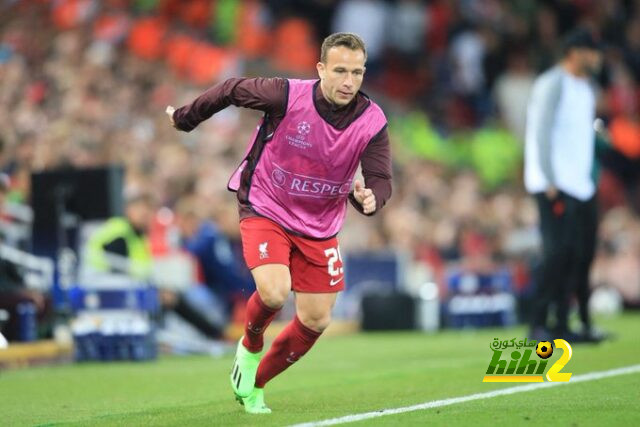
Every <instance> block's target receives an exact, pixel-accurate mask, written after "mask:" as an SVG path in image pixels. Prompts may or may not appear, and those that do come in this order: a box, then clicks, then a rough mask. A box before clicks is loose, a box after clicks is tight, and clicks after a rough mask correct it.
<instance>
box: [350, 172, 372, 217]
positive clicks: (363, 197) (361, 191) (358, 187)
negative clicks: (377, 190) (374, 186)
mask: <svg viewBox="0 0 640 427" xmlns="http://www.w3.org/2000/svg"><path fill="white" fill-rule="evenodd" d="M353 197H354V198H355V199H356V202H358V203H360V205H361V206H362V211H363V212H364V213H365V214H367V215H368V214H371V213H373V212H375V210H376V196H375V195H374V194H373V191H371V189H370V188H365V187H364V185H362V183H361V182H360V180H357V179H356V182H355V183H354V187H353Z"/></svg>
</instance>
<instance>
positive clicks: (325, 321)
mask: <svg viewBox="0 0 640 427" xmlns="http://www.w3.org/2000/svg"><path fill="white" fill-rule="evenodd" d="M298 318H299V319H300V322H302V324H303V325H304V326H306V327H307V328H309V329H311V330H313V331H316V332H322V331H324V330H325V329H327V327H329V324H330V323H331V313H327V314H324V313H323V314H320V313H298Z"/></svg>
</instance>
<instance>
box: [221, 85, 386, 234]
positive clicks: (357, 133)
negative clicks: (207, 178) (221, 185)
mask: <svg viewBox="0 0 640 427" xmlns="http://www.w3.org/2000/svg"><path fill="white" fill-rule="evenodd" d="M317 82H318V81H317V80H289V97H288V104H287V111H286V114H285V117H284V118H283V120H282V122H281V123H280V124H279V125H278V127H277V129H276V130H275V132H274V134H273V137H272V138H271V140H270V141H268V142H267V143H266V145H265V146H264V148H263V150H262V153H261V155H260V158H259V159H258V162H257V165H256V168H255V170H254V171H253V176H252V177H251V184H250V187H249V195H248V200H249V203H250V204H251V207H252V208H253V209H254V210H255V211H256V212H257V213H258V214H259V215H262V216H265V217H267V218H270V219H272V220H273V221H275V222H276V223H278V224H280V225H281V226H283V227H284V228H287V229H289V230H292V231H295V232H298V233H301V234H303V235H305V236H308V237H312V238H318V239H325V238H329V237H332V236H335V235H336V234H337V233H338V232H339V231H340V229H341V228H342V225H343V223H344V218H345V215H346V208H347V204H346V202H347V196H348V194H349V191H350V189H351V182H352V180H353V176H354V175H355V172H356V170H357V168H358V164H359V161H360V156H361V154H362V152H363V151H364V149H365V148H366V146H367V144H368V143H369V141H371V139H372V138H373V137H374V136H375V135H376V134H378V132H380V131H381V130H382V128H383V127H384V126H385V125H386V118H385V116H384V113H383V112H382V110H381V109H380V107H379V106H378V105H377V104H375V103H374V102H373V101H370V102H369V106H368V107H367V108H366V109H365V110H364V112H363V113H362V114H361V115H360V116H359V117H357V118H356V119H355V120H354V121H353V122H352V123H351V124H349V126H347V127H346V128H344V129H337V128H335V127H333V126H332V125H331V124H330V123H327V122H326V121H325V120H324V119H323V118H322V117H321V116H320V114H319V113H318V111H317V110H316V108H315V105H314V103H313V98H314V88H315V84H316V83H317ZM256 132H257V131H256ZM256 135H257V134H254V136H253V138H252V141H254V143H255V139H256ZM250 149H251V147H249V150H250ZM245 167H246V161H244V162H243V163H242V164H241V165H240V167H239V168H238V169H237V170H236V172H235V173H234V174H233V175H232V177H231V179H230V181H229V188H230V189H231V190H234V191H237V189H238V187H239V181H240V175H241V173H242V171H243V169H244V168H245Z"/></svg>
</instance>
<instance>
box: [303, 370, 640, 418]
mask: <svg viewBox="0 0 640 427" xmlns="http://www.w3.org/2000/svg"><path fill="white" fill-rule="evenodd" d="M637 372H640V365H632V366H626V367H623V368H617V369H611V370H608V371H600V372H590V373H588V374H582V375H574V376H571V380H570V381H569V382H545V383H532V384H527V385H521V386H517V387H509V388H503V389H501V390H494V391H489V392H486V393H476V394H470V395H468V396H460V397H452V398H450V399H442V400H433V401H431V402H424V403H420V404H418V405H413V406H405V407H402V408H394V409H382V410H379V411H374V412H364V413H362V414H352V415H345V416H344V417H339V418H330V419H327V420H321V421H311V422H308V423H301V424H294V425H292V426H291V427H317V426H332V425H336V424H343V423H352V422H355V421H362V420H367V419H369V418H377V417H383V416H386V415H395V414H402V413H404V412H413V411H420V410H423V409H431V408H439V407H441V406H449V405H455V404H456V403H464V402H469V401H471V400H479V399H489V398H492V397H496V396H505V395H508V394H516V393H522V392H525V391H533V390H538V389H541V388H547V387H555V386H559V385H563V384H574V383H581V382H584V381H593V380H599V379H601V378H609V377H615V376H618V375H627V374H634V373H637ZM478 381H480V380H478Z"/></svg>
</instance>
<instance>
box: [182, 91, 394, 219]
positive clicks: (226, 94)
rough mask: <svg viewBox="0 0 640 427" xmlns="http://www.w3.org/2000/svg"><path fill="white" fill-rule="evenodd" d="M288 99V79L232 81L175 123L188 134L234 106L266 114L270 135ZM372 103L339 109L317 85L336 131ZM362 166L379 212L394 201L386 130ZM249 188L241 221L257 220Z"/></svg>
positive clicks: (320, 104)
mask: <svg viewBox="0 0 640 427" xmlns="http://www.w3.org/2000/svg"><path fill="white" fill-rule="evenodd" d="M287 97H288V81H287V80H286V79H283V78H252V79H249V78H232V79H228V80H226V81H224V82H223V83H220V84H218V85H216V86H213V87H211V88H210V89H208V90H207V91H206V92H204V93H203V94H202V95H200V96H199V97H198V98H196V99H195V100H194V101H193V102H192V103H191V104H189V105H185V106H184V107H181V108H178V109H177V110H176V111H175V113H174V114H173V120H174V122H175V125H176V127H177V128H178V129H180V130H182V131H185V132H189V131H191V130H192V129H194V128H195V127H196V126H198V124H200V123H201V122H203V121H204V120H207V119H208V118H209V117H211V116H212V115H214V114H215V113H217V112H218V111H220V110H223V109H224V108H226V107H228V106H229V105H235V106H238V107H245V108H251V109H254V110H260V111H263V112H265V113H266V118H265V123H264V124H263V126H264V130H265V132H264V135H270V134H272V133H273V131H274V130H275V129H276V127H277V126H278V124H280V122H281V121H282V119H283V117H284V115H285V114H286V109H287ZM369 102H370V101H369V99H368V97H367V96H365V95H363V94H362V93H361V92H358V94H357V95H356V96H355V98H354V99H353V100H352V101H351V102H350V103H349V104H347V105H346V106H342V107H338V106H336V105H334V104H332V103H330V102H329V101H327V100H326V99H325V98H324V96H323V94H322V89H321V88H320V85H319V84H317V85H316V91H315V97H314V104H315V106H316V109H317V111H318V113H319V114H320V116H321V117H322V118H323V119H324V120H325V121H327V122H328V123H330V124H331V125H332V126H334V127H336V128H345V127H347V126H348V125H349V124H351V122H353V121H354V120H355V119H356V118H357V117H358V116H360V114H361V113H362V112H363V110H364V109H365V108H367V106H368V105H369ZM260 143H261V141H256V144H260ZM258 152H259V150H258ZM250 157H251V154H250ZM360 162H361V166H362V175H363V176H364V182H365V187H366V188H370V189H371V190H372V191H373V194H374V195H375V197H376V211H375V212H377V211H378V210H380V209H381V208H382V207H383V206H384V205H385V203H386V202H387V200H389V198H390V197H391V153H390V148H389V135H388V133H387V127H386V126H385V127H384V128H383V129H382V130H381V131H380V132H379V133H378V134H377V135H376V136H374V137H373V138H372V139H371V141H370V142H369V144H368V145H367V147H366V149H365V150H364V152H363V153H362V155H361V157H360ZM250 163H251V159H250ZM247 185H248V182H245V181H241V185H240V189H239V190H238V200H239V201H240V217H241V218H246V217H249V216H255V212H253V210H252V209H251V207H250V205H249V204H248V202H247V201H246V199H244V198H243V196H242V195H244V194H247V192H246V190H247V188H246V186H247ZM243 187H245V188H243ZM349 200H350V201H351V204H352V205H353V206H354V207H355V208H356V209H357V210H358V211H359V212H360V213H363V211H362V206H361V205H360V204H359V203H358V202H357V201H356V200H355V198H354V197H353V192H352V193H350V194H349ZM375 212H374V213H375Z"/></svg>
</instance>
